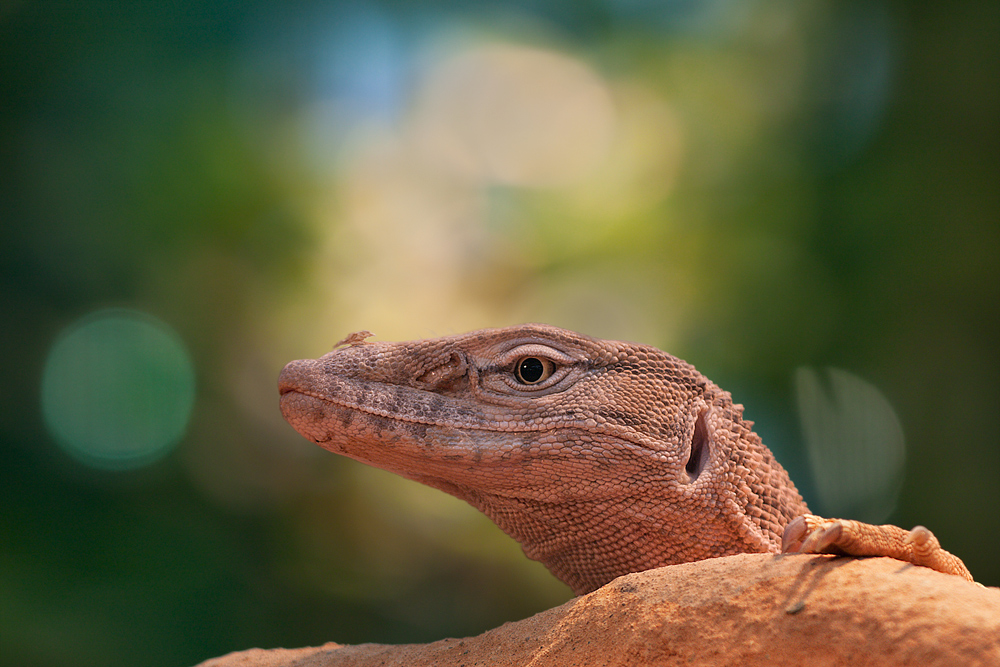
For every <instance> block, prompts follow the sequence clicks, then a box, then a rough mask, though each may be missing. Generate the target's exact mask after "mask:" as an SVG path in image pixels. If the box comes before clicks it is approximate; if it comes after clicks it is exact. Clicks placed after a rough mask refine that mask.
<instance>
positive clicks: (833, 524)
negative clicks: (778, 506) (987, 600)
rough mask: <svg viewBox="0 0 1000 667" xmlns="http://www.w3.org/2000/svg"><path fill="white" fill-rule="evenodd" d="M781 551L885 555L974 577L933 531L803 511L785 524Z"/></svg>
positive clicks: (968, 577)
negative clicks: (875, 523) (834, 517)
mask: <svg viewBox="0 0 1000 667" xmlns="http://www.w3.org/2000/svg"><path fill="white" fill-rule="evenodd" d="M781 550H782V551H783V552H784V553H806V554H839V555H846V556H888V557H889V558H895V559H897V560H901V561H906V562H908V563H913V564H914V565H922V566H924V567H929V568H931V569H932V570H937V571H938V572H944V573H945V574H956V575H958V576H960V577H962V578H964V579H967V580H968V581H972V580H973V579H972V575H971V574H970V573H969V570H968V569H967V568H966V567H965V563H963V562H962V560H961V559H960V558H959V557H958V556H955V555H954V554H951V553H948V552H947V551H945V550H944V549H942V548H941V544H940V543H939V542H938V540H937V538H936V537H934V533H932V532H931V531H929V530H927V529H926V528H924V527H923V526H916V527H915V528H914V529H913V530H903V529H902V528H900V527H899V526H889V525H886V526H873V525H872V524H869V523H861V522H860V521H851V520H850V519H824V518H822V517H818V516H815V515H813V514H803V515H802V516H800V517H796V518H795V519H794V520H792V522H791V523H789V524H788V525H787V526H785V533H784V535H783V536H782V538H781Z"/></svg>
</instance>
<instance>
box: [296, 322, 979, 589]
mask: <svg viewBox="0 0 1000 667" xmlns="http://www.w3.org/2000/svg"><path fill="white" fill-rule="evenodd" d="M371 335H372V334H371V333H370V332H368V331H362V332H358V333H355V334H351V335H350V336H348V337H347V338H345V339H344V340H343V341H341V342H340V343H338V344H337V345H336V346H335V347H334V350H333V351H332V352H329V353H327V354H325V355H323V356H322V357H320V358H318V359H303V360H298V361H293V362H291V363H289V364H288V365H286V366H285V367H284V369H283V370H282V371H281V374H280V377H279V393H280V396H281V398H280V406H281V412H282V415H283V416H284V418H285V419H286V421H287V422H288V423H289V424H290V425H291V426H292V427H293V428H294V429H295V430H296V431H298V432H299V433H300V434H301V435H303V436H305V437H306V438H308V439H309V440H311V441H313V442H315V443H317V444H318V445H320V446H321V447H323V448H325V449H327V450H329V451H331V452H335V453H337V454H341V455H344V456H348V457H350V458H353V459H356V460H358V461H361V462H363V463H366V464H369V465H372V466H376V467H378V468H382V469H384V470H388V471H391V472H393V473H396V474H398V475H401V476H403V477H406V478H409V479H412V480H415V481H417V482H421V483H423V484H426V485H428V486H431V487H434V488H436V489H440V490H441V491H444V492H446V493H449V494H451V495H453V496H456V497H458V498H460V499H462V500H465V501H467V502H468V503H469V504H471V505H472V506H474V507H476V508H477V509H479V510H480V511H482V512H483V513H485V514H486V515H487V516H488V517H489V518H490V519H492V520H493V522H494V523H496V525H498V526H499V527H500V528H501V529H502V530H503V531H504V532H506V533H507V534H508V535H510V536H511V537H513V538H514V539H515V540H517V541H518V542H519V543H520V544H521V547H522V549H523V551H524V553H525V555H527V556H528V557H529V558H531V559H534V560H537V561H540V562H541V563H543V564H544V565H545V566H546V567H547V568H548V569H549V571H550V572H552V573H553V574H554V575H555V576H556V577H557V578H559V579H560V580H562V581H563V582H565V583H566V584H567V585H568V586H569V587H570V588H571V589H572V590H573V592H574V593H575V594H578V595H579V594H584V593H588V592H590V591H593V590H596V589H597V588H599V587H601V586H603V585H604V584H606V583H608V582H610V581H611V580H613V579H615V578H616V577H618V576H621V575H624V574H628V573H632V572H640V571H644V570H649V569H653V568H656V567H661V566H666V565H672V564H677V563H685V562H692V561H697V560H703V559H707V558H713V557H718V556H727V555H734V554H739V553H780V552H783V551H784V552H803V553H834V554H842V555H853V556H889V557H893V558H896V559H899V560H903V561H907V562H910V563H914V564H917V565H924V566H927V567H931V568H933V569H936V570H939V571H942V572H946V573H949V574H955V575H958V576H962V577H964V578H966V579H968V580H970V581H971V580H972V577H971V575H970V574H969V571H968V570H967V569H966V568H965V565H964V564H963V563H962V561H961V560H960V559H959V558H958V557H956V556H954V555H953V554H950V553H949V552H947V551H945V550H944V549H942V548H941V546H940V544H939V543H938V540H937V539H936V538H935V537H934V535H933V534H932V533H931V532H930V531H929V530H927V529H926V528H924V527H922V526H917V527H916V528H914V529H913V530H912V531H906V530H904V529H902V528H899V527H897V526H892V525H885V526H875V525H870V524H866V523H861V522H858V521H852V520H847V519H825V518H822V517H819V516H816V515H813V514H810V512H809V508H808V507H807V506H806V503H805V501H804V500H803V499H802V496H801V495H800V494H799V491H798V490H797V489H796V487H795V484H794V483H793V482H792V480H791V479H790V478H789V476H788V473H787V472H786V471H785V469H784V468H783V467H782V466H781V464H780V463H778V461H777V460H776V459H775V458H774V456H773V454H772V453H771V451H770V450H769V449H768V448H767V447H766V446H765V445H764V444H763V442H762V441H761V439H760V437H759V436H758V435H757V434H756V433H755V432H754V431H753V422H751V421H749V420H747V419H744V418H743V406H742V405H740V404H735V403H733V401H732V397H731V395H730V394H729V393H728V392H726V391H724V390H722V389H720V388H719V387H718V386H716V385H715V384H714V383H712V382H711V381H710V380H709V379H708V378H706V377H705V376H703V375H702V374H701V373H699V372H698V371H697V370H695V368H694V366H692V365H690V364H688V363H687V362H685V361H682V360H681V359H678V358H676V357H673V356H671V355H669V354H667V353H665V352H662V351H660V350H659V349H657V348H655V347H652V346H649V345H640V344H635V343H626V342H620V341H612V340H601V339H597V338H591V337H589V336H585V335H582V334H578V333H574V332H572V331H568V330H565V329H559V328H556V327H552V326H548V325H542V324H527V325H521V326H515V327H508V328H498V329H484V330H480V331H473V332H470V333H466V334H460V335H453V336H446V337H441V338H434V339H427V340H416V341H408V342H369V341H368V340H367V339H368V338H369V337H371Z"/></svg>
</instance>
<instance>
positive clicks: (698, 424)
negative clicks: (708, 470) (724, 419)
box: [684, 410, 711, 483]
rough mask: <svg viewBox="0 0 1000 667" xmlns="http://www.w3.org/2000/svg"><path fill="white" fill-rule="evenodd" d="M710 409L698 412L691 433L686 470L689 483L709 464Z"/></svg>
mask: <svg viewBox="0 0 1000 667" xmlns="http://www.w3.org/2000/svg"><path fill="white" fill-rule="evenodd" d="M707 417H708V410H702V411H701V412H699V413H698V418H697V419H695V421H694V433H693V434H692V435H691V453H690V455H689V456H688V460H687V463H685V464H684V470H685V472H687V475H688V483H691V482H694V481H695V480H696V479H698V476H699V475H701V471H702V470H704V469H705V466H706V465H707V464H708V457H709V454H710V453H711V452H710V451H709V444H710V440H711V438H709V435H708V419H707Z"/></svg>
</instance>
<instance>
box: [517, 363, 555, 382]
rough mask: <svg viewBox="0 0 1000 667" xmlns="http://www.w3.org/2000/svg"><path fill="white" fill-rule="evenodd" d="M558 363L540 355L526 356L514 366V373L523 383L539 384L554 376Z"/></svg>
mask: <svg viewBox="0 0 1000 667" xmlns="http://www.w3.org/2000/svg"><path fill="white" fill-rule="evenodd" d="M555 370H556V365H555V364H554V363H552V362H551V361H549V360H548V359H542V358H540V357H524V358H522V359H519V360H518V362H517V364H516V365H515V366H514V375H515V376H516V377H517V381H518V382H520V383H521V384H538V383H539V382H542V381H544V380H548V379H549V378H550V377H552V374H553V373H554V372H555Z"/></svg>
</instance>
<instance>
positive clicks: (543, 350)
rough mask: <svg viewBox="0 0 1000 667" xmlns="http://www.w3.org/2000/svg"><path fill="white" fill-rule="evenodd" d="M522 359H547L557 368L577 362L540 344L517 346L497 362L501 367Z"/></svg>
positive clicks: (563, 353)
mask: <svg viewBox="0 0 1000 667" xmlns="http://www.w3.org/2000/svg"><path fill="white" fill-rule="evenodd" d="M524 357H541V358H543V359H549V360H551V361H552V363H554V364H555V365H556V366H557V367H558V366H569V365H571V364H574V363H576V362H577V361H578V359H576V358H574V357H571V356H570V355H568V354H566V353H565V352H561V351H559V350H557V349H555V348H553V347H549V346H548V345H542V344H540V343H528V344H525V345H518V346H517V347H515V348H512V349H510V350H507V351H506V352H504V353H503V354H502V355H501V356H500V357H499V358H498V359H497V362H498V363H499V365H501V366H506V365H509V364H513V363H514V362H516V361H517V360H518V359H523V358H524Z"/></svg>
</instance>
